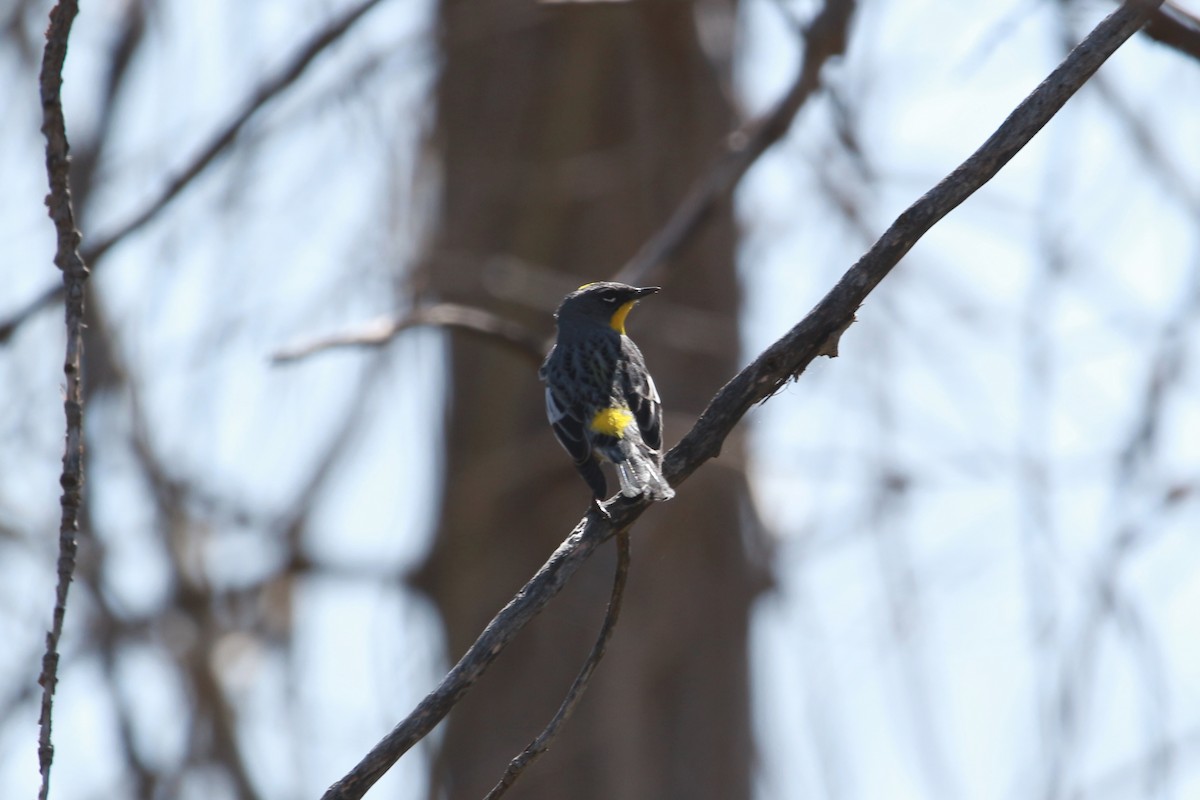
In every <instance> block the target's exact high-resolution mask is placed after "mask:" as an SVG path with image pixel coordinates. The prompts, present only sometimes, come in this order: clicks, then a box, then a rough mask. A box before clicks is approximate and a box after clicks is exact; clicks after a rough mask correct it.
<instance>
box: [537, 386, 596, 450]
mask: <svg viewBox="0 0 1200 800" xmlns="http://www.w3.org/2000/svg"><path fill="white" fill-rule="evenodd" d="M546 418H547V419H549V420H550V427H551V428H553V429H554V436H555V437H556V438H557V439H558V443H559V444H561V445H562V446H563V449H564V450H566V451H567V452H568V453H570V455H571V458H573V459H575V463H576V464H582V463H583V462H585V461H587V460H588V458H590V457H591V455H592V444H591V442H589V441H588V437H587V431H586V430H585V428H584V421H583V419H581V418H580V417H579V416H578V415H577V414H573V413H571V407H570V405H569V404H568V403H567V402H566V401H565V400H564V399H563V398H562V397H560V396H559V395H558V394H557V393H556V392H555V391H554V389H553V388H551V387H550V386H547V387H546Z"/></svg>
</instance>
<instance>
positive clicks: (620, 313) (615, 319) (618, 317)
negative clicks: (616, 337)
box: [608, 300, 637, 336]
mask: <svg viewBox="0 0 1200 800" xmlns="http://www.w3.org/2000/svg"><path fill="white" fill-rule="evenodd" d="M636 302H637V300H630V301H629V302H628V303H622V304H621V307H620V308H618V309H617V310H616V311H614V312H613V315H612V319H610V320H609V321H608V324H609V325H611V326H612V329H613V330H614V331H616V332H617V333H619V334H621V335H622V336H624V335H625V318H626V317H628V316H629V310H630V309H631V308H633V305H634V303H636Z"/></svg>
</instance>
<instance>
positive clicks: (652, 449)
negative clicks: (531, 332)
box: [538, 281, 675, 503]
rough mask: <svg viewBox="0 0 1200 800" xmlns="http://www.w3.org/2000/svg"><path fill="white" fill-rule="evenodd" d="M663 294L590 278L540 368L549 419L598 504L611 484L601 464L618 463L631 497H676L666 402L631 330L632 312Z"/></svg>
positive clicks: (563, 309) (560, 318)
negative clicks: (668, 461)
mask: <svg viewBox="0 0 1200 800" xmlns="http://www.w3.org/2000/svg"><path fill="white" fill-rule="evenodd" d="M657 291H658V287H657V286H652V287H650V288H647V289H638V288H636V287H633V286H626V285H625V284H623V283H610V282H607V281H604V282H600V283H589V284H587V285H585V286H581V287H579V288H578V289H576V290H575V291H573V292H571V293H570V294H569V295H567V296H566V297H565V298H563V301H562V304H561V305H559V307H558V311H556V312H554V318H555V319H556V320H557V322H558V339H557V340H556V341H555V343H554V347H553V348H552V349H551V350H550V354H549V355H548V356H546V361H545V363H543V364H542V368H541V369H540V370H538V377H540V378H541V379H542V380H543V381H544V382H545V384H546V416H547V417H549V418H550V425H551V426H552V427H553V428H554V435H555V436H557V437H558V441H559V443H560V444H562V446H563V447H564V448H565V449H566V451H567V452H568V453H570V454H571V458H573V459H575V468H576V469H578V470H579V474H580V475H582V476H583V479H584V480H585V481H587V485H588V486H589V487H591V489H592V494H593V495H595V497H596V502H597V503H599V502H600V501H602V500H603V499H604V497H605V495H606V494H607V487H608V484H607V482H606V481H605V480H604V473H603V472H601V470H600V463H599V462H600V461H608V462H610V463H611V464H612V465H613V466H614V467H615V468H616V470H617V477H618V478H619V479H620V482H621V494H623V495H625V496H626V497H637V496H639V495H642V494H648V495H649V496H650V498H651V499H653V500H669V499H671V498H672V497H674V496H675V492H674V491H673V490H672V489H671V487H670V485H669V484H668V483H667V482H666V480H665V479H664V478H663V476H662V401H661V400H659V398H658V390H657V389H656V388H655V387H654V380H653V379H652V378H651V377H650V373H649V372H647V371H646V362H645V361H644V360H643V359H642V351H641V350H639V349H638V346H637V345H636V344H634V343H633V340H632V339H630V338H629V337H628V336H626V335H625V317H626V316H628V314H629V310H630V309H631V308H633V306H634V304H635V303H637V301H638V300H640V299H641V298H643V297H645V296H646V295H651V294H654V293H655V292H657Z"/></svg>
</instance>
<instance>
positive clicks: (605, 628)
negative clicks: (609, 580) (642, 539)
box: [484, 530, 629, 800]
mask: <svg viewBox="0 0 1200 800" xmlns="http://www.w3.org/2000/svg"><path fill="white" fill-rule="evenodd" d="M628 575H629V531H628V530H621V531H618V532H617V571H616V574H615V575H614V576H613V587H612V595H611V596H610V597H609V600H608V611H606V612H605V615H604V624H603V625H601V627H600V634H599V635H598V636H597V637H596V643H595V644H594V645H592V651H591V652H590V653H588V657H587V660H586V661H584V662H583V668H582V669H580V670H579V674H578V675H577V676H575V682H574V683H572V684H571V688H570V689H569V690H568V691H567V696H566V697H564V698H563V701H562V705H560V706H559V707H558V711H557V712H556V713H555V715H554V717H553V719H551V720H550V722H549V724H547V725H546V727H545V728H544V729H543V730H542V732H541V733H539V734H538V736H537V738H536V739H534V740H533V741H532V742H530V743H529V746H528V747H526V748H525V749H524V750H523V751H522V752H521V754H520V755H518V756H517V757H516V758H514V759H513V760H512V761H510V762H509V763H508V768H507V769H506V770H504V777H502V778H501V779H500V781H499V782H498V783H497V784H496V785H495V786H494V787H492V790H491V791H490V792H488V794H487V797H485V798H484V800H500V797H502V796H503V795H504V793H505V792H507V791H508V790H509V788H510V787H511V786H512V785H513V784H514V783H516V782H517V778H519V777H521V773H522V772H524V771H525V768H526V767H528V766H529V765H530V764H532V763H533V761H534V759H536V758H537V757H538V756H540V755H541V754H542V753H544V752H546V750H548V749H549V748H550V743H551V742H552V741H554V737H555V736H557V735H558V731H559V729H560V728H561V727H562V724H563V723H564V722H566V721H567V720H568V719H569V718H570V716H571V714H572V713H573V712H574V711H575V707H576V706H577V705H579V701H580V699H581V698H582V697H583V692H584V690H586V689H587V685H588V681H590V680H591V678H592V673H593V672H595V671H596V667H597V666H598V665H599V664H600V659H602V658H604V651H605V650H606V649H607V648H608V642H609V640H610V639H611V638H612V633H613V630H614V629H615V628H616V626H617V619H618V618H619V617H620V616H621V600H622V598H623V597H624V595H625V579H626V577H627V576H628Z"/></svg>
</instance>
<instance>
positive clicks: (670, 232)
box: [614, 0, 857, 284]
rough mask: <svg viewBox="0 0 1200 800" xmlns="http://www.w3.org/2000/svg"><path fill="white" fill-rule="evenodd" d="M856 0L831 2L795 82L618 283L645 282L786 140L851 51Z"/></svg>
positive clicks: (810, 36) (735, 139) (814, 28)
mask: <svg viewBox="0 0 1200 800" xmlns="http://www.w3.org/2000/svg"><path fill="white" fill-rule="evenodd" d="M856 5H857V3H856V2H855V0H828V2H826V3H825V4H824V6H822V8H821V11H820V13H818V14H817V16H816V17H815V18H814V19H813V21H812V22H811V23H810V24H809V25H808V27H807V28H806V29H805V30H804V41H805V46H804V59H803V62H802V63H801V65H800V72H799V74H798V75H797V76H796V80H795V81H794V82H793V83H792V86H791V88H790V89H788V92H787V94H786V95H784V96H783V99H782V100H780V101H779V103H778V104H777V105H776V106H775V108H774V109H773V110H772V111H771V113H770V114H768V115H767V116H766V117H763V118H761V119H756V120H753V121H752V122H749V123H747V124H746V125H743V126H742V127H741V128H739V129H738V130H736V131H734V132H733V133H731V134H730V135H729V137H728V139H727V141H728V143H729V144H728V149H727V150H726V152H725V153H724V155H722V156H721V158H720V160H719V161H718V162H717V163H716V164H714V165H713V166H712V167H711V168H710V169H709V170H708V172H706V173H705V174H704V176H703V177H702V178H701V179H700V180H699V181H697V182H696V184H695V185H693V186H692V188H691V189H689V190H688V193H687V194H686V195H684V198H683V200H682V201H681V202H680V204H679V205H678V206H677V207H676V209H675V211H674V213H672V214H671V218H670V219H668V220H667V223H666V224H665V225H663V227H662V228H660V229H659V231H658V232H657V233H655V234H654V236H652V237H651V238H650V239H649V240H648V241H647V242H646V243H645V244H644V245H642V247H641V249H640V250H638V251H637V253H636V254H635V255H634V256H633V258H631V259H630V260H629V262H628V263H627V264H625V266H623V267H622V268H621V270H620V271H619V272H618V273H617V275H616V277H615V278H614V280H618V281H623V282H625V283H632V284H640V283H643V282H645V281H647V280H648V279H649V278H650V277H651V276H652V275H653V273H654V271H655V270H656V269H657V268H658V267H659V266H660V265H661V264H663V263H664V262H665V261H667V260H669V259H671V258H673V257H674V256H675V254H676V253H678V252H679V250H680V249H681V248H682V247H683V245H684V244H686V243H687V242H688V241H690V240H691V238H692V236H693V234H695V232H696V231H697V230H698V229H699V228H700V226H701V225H702V224H703V223H704V221H705V220H706V219H707V218H708V215H709V214H710V213H711V212H712V210H713V209H714V208H715V207H716V205H717V202H718V201H720V200H721V198H723V197H725V196H726V195H727V194H728V193H729V192H730V190H732V189H733V187H734V186H736V185H737V182H738V181H739V180H741V178H742V176H743V175H745V174H746V172H747V170H749V169H750V167H752V166H753V165H754V162H755V161H757V160H758V158H759V156H761V155H762V154H763V153H765V152H766V151H767V150H768V149H769V148H770V147H771V145H773V144H775V142H777V141H779V140H780V139H781V138H783V135H784V134H786V133H787V131H788V129H789V128H790V127H791V125H792V120H793V119H794V118H795V116H796V113H797V112H798V111H799V110H800V108H801V107H802V106H803V105H804V103H805V102H806V101H807V100H808V98H809V97H810V96H811V95H812V93H813V92H815V91H816V90H817V88H818V87H819V86H820V83H821V68H822V67H823V66H824V65H825V63H826V62H827V61H829V59H831V58H833V57H834V56H839V55H841V54H842V53H843V52H845V50H846V39H847V32H848V30H849V28H850V20H851V18H852V17H853V16H854V10H855V7H856Z"/></svg>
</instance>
